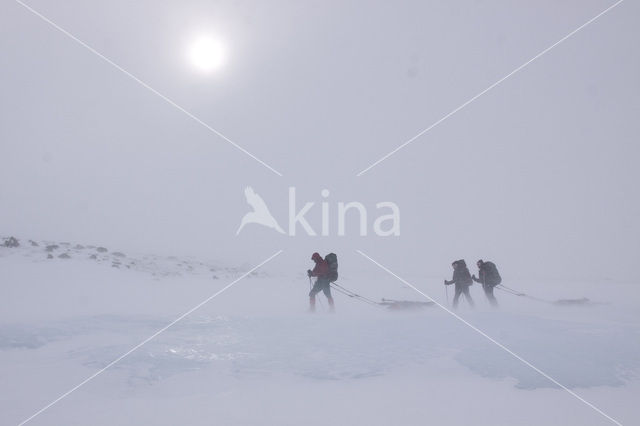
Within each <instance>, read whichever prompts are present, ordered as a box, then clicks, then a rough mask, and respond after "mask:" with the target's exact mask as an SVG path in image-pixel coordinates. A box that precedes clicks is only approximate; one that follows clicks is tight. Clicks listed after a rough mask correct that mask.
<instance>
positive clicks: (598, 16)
mask: <svg viewBox="0 0 640 426" xmlns="http://www.w3.org/2000/svg"><path fill="white" fill-rule="evenodd" d="M623 1H624V0H618V1H617V2H616V3H614V4H613V5H611V6H609V7H608V8H606V9H605V10H603V11H602V12H600V13H598V14H597V15H596V16H594V17H593V18H591V19H589V20H588V21H587V22H585V23H584V24H582V25H580V26H579V27H578V28H576V29H575V30H573V31H571V32H570V33H569V34H567V35H566V36H564V37H562V38H561V39H560V40H558V41H557V42H555V43H553V44H552V45H551V46H549V47H547V48H546V49H544V50H543V51H542V52H540V53H538V54H537V55H536V56H534V57H533V58H531V59H529V60H528V61H527V62H525V63H524V64H522V65H520V66H519V67H518V68H516V69H514V70H513V71H511V72H510V73H509V74H507V75H505V76H504V77H502V78H501V79H500V80H498V81H496V82H495V83H493V84H492V85H491V86H489V87H487V88H486V89H484V90H483V91H482V92H480V93H478V94H477V95H475V96H474V97H472V98H471V99H469V100H468V101H466V102H465V103H463V104H462V105H460V106H459V107H457V108H456V109H454V110H453V111H451V112H450V113H448V114H447V115H445V116H444V117H442V118H441V119H439V120H438V121H436V122H435V123H433V124H432V125H430V126H429V127H427V128H426V129H424V130H422V131H421V132H420V133H418V134H417V135H415V136H414V137H412V138H411V139H409V140H408V141H406V142H405V143H403V144H402V145H400V146H398V147H397V148H396V149H394V150H393V151H391V152H389V153H388V154H386V155H384V156H383V157H381V158H380V159H378V160H377V161H375V162H374V163H372V164H370V165H369V167H367V168H366V169H364V170H362V171H360V172H359V173H358V174H357V175H356V176H362V175H363V174H365V173H366V172H368V171H369V170H371V169H372V168H374V167H375V166H377V165H378V164H380V163H382V162H383V161H384V160H386V159H387V158H389V157H391V156H392V155H393V154H395V153H396V152H398V151H400V150H401V149H402V148H404V147H406V146H407V145H409V144H410V143H412V142H413V141H415V140H416V139H418V138H419V137H420V136H422V135H424V134H425V133H427V132H428V131H429V130H431V129H433V128H434V127H436V126H437V125H439V124H440V123H442V122H443V121H445V120H446V119H448V118H449V117H451V116H452V115H454V114H455V113H457V112H458V111H460V110H461V109H463V108H465V107H466V106H468V105H469V104H471V103H472V102H473V101H475V100H476V99H478V98H479V97H481V96H482V95H484V94H485V93H487V92H488V91H490V90H491V89H493V88H494V87H496V86H497V85H499V84H500V83H502V82H503V81H505V80H506V79H508V78H509V77H511V76H512V75H514V74H516V73H517V72H518V71H521V70H522V69H523V68H525V67H526V66H527V65H529V64H530V63H532V62H533V61H535V60H536V59H538V58H540V57H541V56H542V55H544V54H545V53H547V52H549V51H550V50H551V49H553V48H554V47H556V46H558V45H559V44H560V43H562V42H563V41H565V40H567V39H568V38H569V37H571V36H572V35H574V34H576V33H577V32H578V31H580V30H582V29H583V28H584V27H586V26H587V25H589V24H591V23H592V22H594V21H595V20H596V19H598V18H600V17H601V16H602V15H604V14H605V13H607V12H609V11H610V10H611V9H613V8H614V7H616V6H618V5H619V4H620V3H622V2H623Z"/></svg>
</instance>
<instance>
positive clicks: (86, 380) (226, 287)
mask: <svg viewBox="0 0 640 426" xmlns="http://www.w3.org/2000/svg"><path fill="white" fill-rule="evenodd" d="M280 253H282V250H278V251H277V252H276V253H275V254H273V255H271V257H269V258H268V259H266V260H264V261H262V262H261V263H260V264H259V265H257V266H254V267H253V268H251V269H250V270H249V271H247V272H245V273H244V274H242V275H241V276H240V277H239V278H237V279H235V280H234V281H232V282H231V283H229V284H227V285H226V286H224V287H223V288H222V289H220V290H218V291H217V292H215V293H214V294H212V295H211V296H209V297H207V298H206V299H205V300H203V301H202V302H200V303H198V304H197V305H196V306H194V307H193V308H191V309H189V310H188V311H187V312H185V313H184V314H182V315H180V316H179V317H178V318H176V319H175V320H173V321H171V322H170V323H169V324H168V325H166V326H164V327H163V328H161V329H160V330H158V331H156V332H155V333H153V334H152V335H151V336H149V337H147V338H146V339H144V340H143V341H142V342H140V343H138V344H137V345H135V346H134V347H133V348H131V349H129V350H128V351H127V352H125V353H123V354H122V355H120V356H119V357H118V358H116V359H114V360H113V361H111V362H110V363H109V364H107V365H106V366H105V367H104V368H102V369H101V370H99V371H97V372H95V373H93V374H92V375H91V376H89V377H87V378H86V379H84V380H83V381H81V382H80V383H78V384H77V385H75V386H74V387H72V388H71V389H69V390H68V391H66V392H65V393H63V394H62V395H60V396H59V397H57V398H56V399H54V400H53V401H51V402H50V403H48V404H47V405H45V406H44V407H42V408H41V409H40V410H38V411H36V412H35V413H34V414H33V415H31V416H30V417H28V418H27V419H25V420H23V421H22V422H20V423H19V424H18V426H22V425H24V424H26V423H28V422H30V421H31V420H33V419H34V418H35V417H37V416H39V415H40V414H42V413H43V412H44V411H46V410H48V409H49V408H51V407H52V406H54V405H55V404H57V403H58V402H60V401H62V400H63V399H64V398H66V397H67V396H69V395H70V394H72V393H73V392H75V391H76V390H78V389H79V388H81V387H82V386H84V385H86V384H87V383H89V382H90V381H91V380H93V379H95V378H96V377H98V376H99V375H100V374H102V373H104V372H105V371H106V370H108V369H109V368H111V367H113V366H114V365H116V364H117V363H118V362H120V361H122V360H123V359H124V358H125V357H127V356H128V355H130V354H131V353H132V352H134V351H136V350H137V349H139V348H140V347H142V346H144V345H145V344H146V343H148V342H149V341H150V340H152V339H154V338H156V337H157V336H158V335H160V334H162V333H164V332H165V331H167V330H168V329H169V328H171V327H172V326H174V325H175V324H176V323H177V322H179V321H181V320H183V319H184V318H185V317H186V316H188V315H190V314H192V313H193V312H195V311H196V310H198V309H200V308H201V307H202V306H203V305H205V304H207V303H209V302H210V301H211V300H212V299H214V298H216V297H218V296H219V295H220V294H222V293H223V292H224V291H226V290H227V289H229V288H231V287H232V286H233V285H234V284H235V283H237V282H238V281H240V280H242V279H243V278H246V277H247V276H248V275H249V274H251V273H252V272H253V271H255V270H256V269H258V268H260V267H261V266H263V265H264V264H266V263H268V262H270V261H271V260H272V259H274V258H275V257H276V256H278V255H279V254H280Z"/></svg>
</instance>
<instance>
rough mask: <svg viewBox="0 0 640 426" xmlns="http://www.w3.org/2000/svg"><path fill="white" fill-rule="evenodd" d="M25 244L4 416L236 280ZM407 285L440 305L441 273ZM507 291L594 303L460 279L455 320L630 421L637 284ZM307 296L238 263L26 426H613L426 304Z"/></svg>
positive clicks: (2, 351)
mask: <svg viewBox="0 0 640 426" xmlns="http://www.w3.org/2000/svg"><path fill="white" fill-rule="evenodd" d="M25 242H26V241H25ZM25 242H23V244H22V246H21V247H18V248H5V247H1V248H0V271H1V277H0V285H1V288H2V297H1V298H0V423H1V424H7V425H10V424H19V423H20V422H21V421H23V420H25V419H27V418H28V417H29V416H31V415H32V414H34V413H35V412H37V411H38V410H39V409H41V408H42V407H44V406H45V405H47V404H48V403H49V402H51V401H52V400H54V399H56V398H57V397H58V396H60V395H61V394H63V393H64V392H66V391H68V390H69V389H71V388H72V387H74V386H75V385H77V384H78V383H80V382H82V381H83V380H84V379H85V378H87V377H89V376H90V375H92V374H93V373H95V372H96V371H99V370H100V369H101V368H103V367H104V366H106V365H107V364H109V363H110V362H111V361H113V360H114V359H116V358H118V357H119V356H120V355H121V354H123V353H125V352H126V351H128V350H129V349H130V348H132V347H134V346H135V345H137V344H138V343H140V342H141V341H143V340H144V339H145V338H147V337H148V336H150V335H152V334H153V333H155V332H156V331H157V330H159V329H161V328H163V327H164V326H166V325H167V324H169V323H170V322H171V321H172V320H174V319H175V318H176V317H178V316H179V315H181V314H182V313H183V312H186V311H188V310H189V309H190V308H191V307H193V306H195V305H197V304H198V303H199V302H200V301H202V300H203V299H205V298H206V297H208V296H210V295H211V294H214V293H215V292H216V291H218V290H219V289H221V288H222V287H224V286H225V285H227V284H228V283H230V282H231V281H233V280H234V279H235V278H236V277H238V276H240V275H241V274H242V270H241V269H238V268H225V267H223V266H221V265H217V264H215V262H205V261H201V260H194V259H177V258H169V257H158V256H151V255H147V256H136V255H129V254H123V255H115V254H114V253H112V252H111V251H106V252H98V251H97V247H85V246H77V245H75V244H69V245H62V244H60V243H56V244H55V245H58V247H57V248H53V249H50V251H47V250H46V248H45V247H46V245H53V244H54V243H49V244H48V243H44V242H38V246H31V245H29V244H28V243H27V244H25ZM62 253H69V256H70V258H65V257H66V256H63V257H62V258H60V257H59V256H60V255H61V254H62ZM49 254H51V255H52V256H51V258H47V257H48V255H49ZM92 255H95V257H94V256H92ZM265 257H266V256H265ZM279 266H282V265H278V260H275V261H274V262H273V265H271V264H269V265H267V266H266V268H265V270H266V271H273V270H279ZM280 269H284V268H280ZM302 272H303V271H302ZM395 272H398V273H400V274H401V275H402V271H395ZM343 275H344V276H343V278H341V280H340V282H341V284H342V285H344V286H345V287H347V288H350V289H352V290H354V291H357V292H358V293H360V294H363V295H365V296H368V297H371V298H375V299H379V298H381V297H388V298H395V299H403V300H421V299H423V298H421V296H419V295H418V294H416V293H415V292H414V291H413V290H411V289H409V288H407V287H406V286H404V285H403V284H402V283H400V282H399V281H397V280H396V279H394V278H393V277H391V276H388V275H386V274H385V273H384V272H382V271H380V270H379V269H376V267H375V266H374V265H372V267H371V270H370V271H369V272H368V273H362V274H361V273H358V274H355V273H354V274H349V273H348V272H347V273H345V274H343ZM214 277H215V278H214ZM405 278H407V279H408V280H409V281H410V282H412V283H414V284H415V285H416V286H418V287H419V288H420V290H421V291H424V292H426V293H428V294H432V295H433V297H434V298H435V299H436V300H438V301H439V302H442V303H446V300H445V294H444V291H443V289H442V284H441V280H440V279H436V278H435V277H434V278H433V279H432V280H429V281H428V282H425V280H424V278H422V279H419V278H418V277H412V276H407V277H405ZM505 284H507V285H509V284H508V283H507V282H505ZM511 284H512V286H513V287H516V288H518V289H519V290H522V291H525V292H530V293H531V294H535V295H536V296H538V297H540V298H543V299H549V300H556V299H559V298H568V297H575V298H579V297H587V298H589V299H590V300H591V301H592V302H594V303H592V304H589V305H586V306H575V307H562V306H555V305H551V304H545V303H541V302H536V301H533V300H530V299H526V298H523V297H517V296H512V295H509V294H506V293H502V292H496V295H497V297H498V298H499V301H500V303H501V307H500V309H499V310H492V309H490V308H489V307H488V304H487V303H486V300H485V299H484V296H483V295H482V292H481V290H480V288H479V287H478V286H474V287H473V288H472V295H473V296H474V298H475V299H476V303H477V305H478V306H477V308H476V309H475V310H470V309H468V308H467V307H466V305H465V303H464V301H463V302H462V303H461V309H460V311H459V313H460V315H461V316H462V317H463V318H464V319H465V320H467V321H469V322H470V323H472V324H473V325H474V326H476V327H478V328H479V329H481V330H483V331H484V332H486V333H487V334H488V335H490V336H492V337H493V338H495V339H496V340H498V341H500V342H501V343H503V344H504V345H506V346H507V347H509V348H510V349H512V350H513V351H514V352H516V353H518V354H519V355H521V356H522V357H523V358H525V359H526V360H528V361H530V362H531V363H532V364H534V365H535V366H536V367H538V368H539V369H541V370H542V371H544V372H546V373H548V374H549V375H550V376H552V377H553V378H555V379H556V380H557V381H559V382H560V383H562V384H563V385H566V386H567V387H569V388H571V390H573V391H574V392H576V393H577V394H578V395H580V396H581V397H582V398H584V399H585V400H586V401H589V402H590V403H592V404H593V405H594V406H596V407H598V408H599V409H600V410H602V411H603V412H605V413H606V414H607V415H609V416H611V417H613V418H615V419H616V420H617V421H619V422H620V423H622V424H629V425H631V424H639V423H640V407H638V404H637V401H638V398H639V397H640V380H639V376H638V372H639V368H640V308H638V306H640V305H639V304H638V302H639V301H638V300H637V294H638V292H637V291H636V290H635V288H636V287H635V285H634V284H615V283H544V284H542V283H533V282H530V283H527V282H519V283H511ZM307 292H308V281H306V276H305V275H304V274H303V273H300V274H295V275H283V274H278V273H273V272H270V273H267V272H262V271H258V272H257V273H255V274H251V275H250V276H248V277H247V278H246V279H244V280H241V281H239V282H238V283H237V284H236V285H234V286H233V287H231V288H230V289H229V290H228V291H226V292H225V293H223V294H221V295H220V296H219V297H217V298H215V299H213V300H212V301H211V302H210V303H208V304H207V305H205V306H203V307H202V308H201V309H199V310H197V311H196V312H194V313H193V314H192V315H189V316H188V317H186V318H185V319H184V320H183V321H181V322H179V323H177V324H176V325H175V326H173V327H172V328H170V329H169V330H167V331H166V332H164V333H162V334H161V335H159V336H158V337H157V338H155V339H153V340H151V341H150V342H149V343H147V344H146V345H144V346H142V347H141V348H140V349H138V350H136V351H135V352H133V353H132V354H131V355H129V356H128V357H126V358H124V359H123V360H122V361H120V362H119V363H117V364H116V365H114V366H113V367H112V368H110V369H108V370H106V371H105V372H104V373H102V374H100V375H99V376H97V377H96V378H95V379H93V380H91V381H90V382H88V383H87V384H86V385H84V386H82V387H80V388H79V389H77V390H76V391H75V392H73V393H71V394H70V395H69V396H68V397H66V398H64V399H63V400H61V401H59V402H58V403H56V404H55V405H54V406H52V407H51V408H50V409H48V410H46V411H44V412H43V413H42V414H40V415H38V416H37V417H35V418H33V419H32V420H31V421H30V422H29V423H28V424H33V425H87V424H92V425H141V424H154V425H179V424H180V425H181V424H185V425H186V424H188V425H205V424H206V425H210V424H221V425H236V424H237V425H246V424H273V425H299V424H304V425H328V424H335V425H352V424H366V425H389V424H403V425H419V424H420V425H422V424H441V425H465V424H474V425H496V424H500V425H540V424H545V425H567V424H574V425H605V424H613V423H612V422H611V421H610V420H608V419H607V418H606V417H605V416H603V415H601V414H599V413H598V412H596V411H595V410H594V409H593V408H591V407H589V406H587V405H586V404H584V403H583V402H581V401H579V400H578V399H577V398H575V397H574V396H572V395H570V394H569V393H568V392H566V391H565V390H562V389H559V388H558V387H557V386H555V385H554V384H553V383H551V382H550V381H549V380H548V379H546V378H544V377H543V376H541V375H540V374H539V373H537V372H535V371H534V370H533V369H531V368H530V367H528V366H527V365H525V364H524V363H522V362H521V361H519V360H517V359H515V358H514V357H513V356H511V355H509V354H508V353H506V352H505V351H504V350H502V349H500V348H499V347H497V346H496V345H495V344H493V343H491V342H490V341H488V340H487V339H486V338H485V337H483V336H481V335H479V334H478V333H477V332H475V331H473V330H471V329H470V328H469V327H467V326H466V325H464V324H462V323H461V322H460V321H458V320H457V319H455V318H453V317H452V316H451V315H449V314H448V313H446V312H444V311H442V310H441V309H439V308H437V307H431V308H427V309H424V310H421V311H415V312H389V311H387V310H384V309H376V308H375V307H372V306H369V305H366V304H364V303H360V302H359V301H357V300H353V299H349V298H346V297H342V295H340V294H336V295H335V297H336V305H337V312H336V313H335V314H330V313H328V312H327V310H326V307H327V305H326V301H322V302H319V304H318V312H317V314H315V315H310V314H309V313H308V312H307V311H306V309H307V297H306V293H307ZM449 296H451V294H449ZM320 299H321V300H322V297H321V298H320Z"/></svg>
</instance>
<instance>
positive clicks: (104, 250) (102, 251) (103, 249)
mask: <svg viewBox="0 0 640 426" xmlns="http://www.w3.org/2000/svg"><path fill="white" fill-rule="evenodd" d="M96 251H97V252H98V253H106V252H108V251H109V250H107V249H106V248H104V247H98V248H97V249H96Z"/></svg>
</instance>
